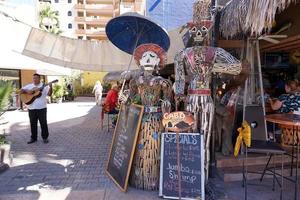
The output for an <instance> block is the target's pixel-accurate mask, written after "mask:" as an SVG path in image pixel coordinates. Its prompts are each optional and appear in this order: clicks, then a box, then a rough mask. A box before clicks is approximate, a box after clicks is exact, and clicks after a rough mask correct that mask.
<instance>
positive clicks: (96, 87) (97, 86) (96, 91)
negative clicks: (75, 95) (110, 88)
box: [93, 84, 103, 95]
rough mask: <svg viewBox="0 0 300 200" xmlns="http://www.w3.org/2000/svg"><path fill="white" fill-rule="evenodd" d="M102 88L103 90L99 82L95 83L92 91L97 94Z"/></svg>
mask: <svg viewBox="0 0 300 200" xmlns="http://www.w3.org/2000/svg"><path fill="white" fill-rule="evenodd" d="M102 90H103V87H102V85H101V84H97V85H95V86H94V88H93V92H95V93H96V94H98V95H100V94H102Z"/></svg>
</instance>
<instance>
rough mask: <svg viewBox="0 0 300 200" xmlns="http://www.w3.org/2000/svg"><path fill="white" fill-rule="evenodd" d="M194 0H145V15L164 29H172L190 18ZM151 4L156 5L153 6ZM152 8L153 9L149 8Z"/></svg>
mask: <svg viewBox="0 0 300 200" xmlns="http://www.w3.org/2000/svg"><path fill="white" fill-rule="evenodd" d="M194 1H195V0H147V1H146V2H147V3H146V6H147V11H146V12H147V16H148V17H150V18H151V19H152V20H153V21H154V22H156V23H158V24H159V25H161V26H162V27H163V28H165V29H166V30H173V29H176V28H177V27H180V26H182V25H184V24H185V23H186V22H189V21H191V20H192V13H193V9H192V7H193V3H194ZM153 5H157V6H156V7H155V8H154V6H153ZM151 8H153V10H149V9H151Z"/></svg>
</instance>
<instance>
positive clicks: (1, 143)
mask: <svg viewBox="0 0 300 200" xmlns="http://www.w3.org/2000/svg"><path fill="white" fill-rule="evenodd" d="M11 92H12V84H11V83H10V82H7V81H4V80H0V172H3V171H4V170H6V169H7V168H8V164H6V163H10V160H9V155H10V144H9V143H8V141H7V140H6V138H5V134H4V131H3V132H2V127H1V126H3V125H5V124H6V123H8V122H7V121H6V120H5V119H4V117H3V116H2V115H3V114H4V112H5V111H6V110H7V109H8V107H9V98H10V94H11Z"/></svg>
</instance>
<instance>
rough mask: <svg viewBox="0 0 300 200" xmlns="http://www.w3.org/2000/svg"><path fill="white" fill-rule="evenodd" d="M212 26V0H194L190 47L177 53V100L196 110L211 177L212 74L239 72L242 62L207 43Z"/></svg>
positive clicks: (186, 40) (187, 42)
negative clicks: (187, 80) (186, 78)
mask: <svg viewBox="0 0 300 200" xmlns="http://www.w3.org/2000/svg"><path fill="white" fill-rule="evenodd" d="M212 25H213V20H212V14H211V12H210V1H209V0H200V1H197V2H195V4H194V10H193V22H192V23H188V24H187V25H186V26H185V28H186V29H188V31H187V32H186V33H185V35H184V37H183V41H184V44H185V46H186V47H187V48H185V49H183V50H182V51H180V52H179V53H178V54H177V55H176V56H175V61H174V64H175V87H174V90H175V91H174V92H175V95H176V99H177V100H179V101H180V100H183V99H185V100H186V110H187V111H189V112H192V113H194V116H195V119H196V123H195V127H194V131H195V132H198V131H200V132H201V133H203V134H204V143H205V172H206V178H208V164H209V157H210V154H209V147H210V137H211V128H212V121H213V115H214V105H213V101H212V98H211V90H210V83H211V76H212V73H227V74H232V75H238V74H239V73H240V71H241V62H240V61H239V60H237V59H236V58H234V57H233V56H232V55H231V54H230V53H228V52H227V51H225V50H224V49H222V48H218V47H210V46H207V44H208V41H207V37H208V35H209V31H210V29H211V27H212ZM185 72H186V73H187V76H188V77H189V87H188V91H187V97H186V98H185V96H184V94H185V83H186V80H185V76H186V73H185Z"/></svg>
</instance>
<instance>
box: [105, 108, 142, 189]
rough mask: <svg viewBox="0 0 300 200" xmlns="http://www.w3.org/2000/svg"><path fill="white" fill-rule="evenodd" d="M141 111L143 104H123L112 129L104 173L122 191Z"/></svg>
mask: <svg viewBox="0 0 300 200" xmlns="http://www.w3.org/2000/svg"><path fill="white" fill-rule="evenodd" d="M143 112H144V107H143V106H138V105H133V104H132V105H130V106H125V105H123V106H122V107H121V109H120V112H119V116H118V122H117V125H116V128H115V131H114V136H113V140H112V144H111V148H110V154H109V159H108V164H107V168H106V173H107V174H108V175H109V177H110V178H111V179H112V180H113V181H114V183H115V184H116V185H117V186H118V187H119V188H120V189H121V190H122V191H123V192H125V191H126V190H127V185H128V178H129V173H130V168H131V164H132V159H133V154H134V150H135V146H136V141H137V136H138V132H139V129H140V124H141V120H142V116H143Z"/></svg>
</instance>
